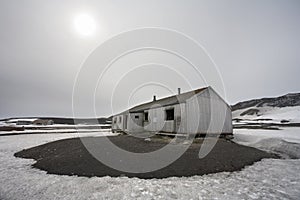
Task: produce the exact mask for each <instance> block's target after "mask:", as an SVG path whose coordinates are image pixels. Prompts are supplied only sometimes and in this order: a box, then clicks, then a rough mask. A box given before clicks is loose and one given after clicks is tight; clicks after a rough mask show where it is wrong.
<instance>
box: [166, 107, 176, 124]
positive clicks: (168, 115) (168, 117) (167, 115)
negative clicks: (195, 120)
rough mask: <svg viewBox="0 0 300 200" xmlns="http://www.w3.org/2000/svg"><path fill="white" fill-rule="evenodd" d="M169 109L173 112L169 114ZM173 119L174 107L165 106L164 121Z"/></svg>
mask: <svg viewBox="0 0 300 200" xmlns="http://www.w3.org/2000/svg"><path fill="white" fill-rule="evenodd" d="M170 111H172V112H173V113H172V114H171V116H170V113H169V112H170ZM174 120H175V109H174V108H167V109H165V121H174Z"/></svg>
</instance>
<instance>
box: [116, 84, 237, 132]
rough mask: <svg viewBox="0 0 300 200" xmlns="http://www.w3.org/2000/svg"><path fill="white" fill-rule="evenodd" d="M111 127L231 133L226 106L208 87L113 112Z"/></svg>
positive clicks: (117, 129) (229, 110)
mask: <svg viewBox="0 0 300 200" xmlns="http://www.w3.org/2000/svg"><path fill="white" fill-rule="evenodd" d="M112 131H113V132H116V131H122V132H129V133H142V132H156V133H157V132H162V133H181V134H232V115H231V108H230V106H229V105H228V104H227V103H226V102H225V101H224V100H223V99H222V98H221V97H220V96H219V95H218V94H217V93H216V92H215V91H214V90H213V89H212V88H211V87H205V88H200V89H197V90H193V91H189V92H185V93H182V94H181V93H180V89H178V94H177V95H174V96H170V97H166V98H163V99H159V100H156V97H155V96H154V98H153V101H151V102H148V103H145V104H141V105H138V106H135V107H133V108H131V109H129V110H127V111H125V112H122V113H119V114H117V115H114V116H113V118H112Z"/></svg>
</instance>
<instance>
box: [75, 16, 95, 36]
mask: <svg viewBox="0 0 300 200" xmlns="http://www.w3.org/2000/svg"><path fill="white" fill-rule="evenodd" d="M74 25H75V29H76V31H77V32H78V33H79V34H81V35H83V36H91V35H93V34H94V33H95V31H96V22H95V20H94V19H93V18H92V17H91V16H90V15H88V14H81V15H78V16H77V17H75V19H74Z"/></svg>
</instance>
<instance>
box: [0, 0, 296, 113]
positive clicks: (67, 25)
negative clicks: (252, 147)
mask: <svg viewBox="0 0 300 200" xmlns="http://www.w3.org/2000/svg"><path fill="white" fill-rule="evenodd" d="M82 14H86V15H88V16H89V17H90V18H92V19H93V21H94V22H93V23H94V25H95V30H93V34H91V35H88V36H85V35H83V34H82V33H80V31H78V30H76V27H75V25H74V20H75V19H76V17H78V16H80V15H82ZM141 27H162V28H167V29H172V30H176V31H179V32H182V33H184V34H186V35H188V36H190V37H192V38H194V39H195V40H196V41H197V42H198V43H200V44H201V45H202V46H203V47H205V49H206V51H207V52H208V53H209V54H210V56H211V58H212V59H213V60H214V62H215V63H216V64H217V66H218V68H219V71H220V74H221V77H222V79H223V81H224V88H225V92H226V93H225V94H226V96H224V98H226V100H227V101H228V102H229V103H230V104H234V103H236V102H238V101H241V100H247V99H252V98H258V97H269V96H278V95H283V94H286V93H289V92H299V91H300V79H299V74H300V39H299V36H300V1H298V0H294V1H290V0H282V1H279V0H277V1H276V0H263V1H262V0H251V1H243V0H236V1H233V0H231V1H230V0H228V1H221V0H220V1H214V0H210V1H199V0H195V1H175V0H170V1H161V0H159V1H146V0H145V1H143V0H136V1H129V0H128V1H126V0H125V1H124V0H120V1H114V0H109V1H98V0H97V1H96V0H95V1H76V0H70V1H65V0H49V1H39V0H34V1H33V0H26V1H17V0H1V1H0V29H1V31H0V69H1V71H0V92H1V96H0V118H4V117H13V116H72V90H73V85H74V82H75V78H76V74H77V73H78V71H79V69H80V66H81V65H82V63H83V62H84V61H85V60H86V58H87V57H88V56H89V55H90V53H91V52H92V51H93V50H94V49H95V48H97V47H98V46H99V45H100V44H101V43H103V42H105V41H106V40H107V39H108V38H110V37H112V36H113V35H116V34H118V33H121V32H124V31H128V30H131V29H136V28H141ZM154 55H156V54H154ZM143 56H144V57H145V56H147V55H145V54H144V55H143ZM151 56H153V54H151ZM159 56H161V55H157V57H159ZM127 59H130V58H127ZM132 60H134V58H132ZM125 61H126V59H125V60H124V61H123V62H125ZM173 61H174V60H173ZM179 62H180V61H178V63H179ZM127 63H128V62H127ZM171 63H172V62H171ZM119 65H120V64H119ZM174 65H175V64H174ZM118 67H119V68H121V67H122V66H121V65H120V66H118V65H117V64H116V66H115V68H116V69H117V68H118ZM152 68H153V70H158V71H159V70H163V67H159V66H152ZM147 69H148V68H147ZM135 73H137V74H136V75H135V76H134V74H132V76H130V77H131V78H128V77H127V79H128V80H127V83H128V81H129V82H130V80H133V79H135V77H138V76H139V75H141V74H143V73H145V71H142V72H140V74H138V73H139V72H138V71H137V72H135ZM147 73H148V72H147ZM160 73H163V72H160ZM149 74H151V73H150V72H149ZM166 74H168V76H166ZM164 76H165V78H166V79H167V80H169V82H173V83H174V80H176V79H174V76H176V75H172V73H167V72H166V73H165V74H164ZM141 77H142V76H141ZM106 79H107V81H110V82H109V83H111V84H116V83H114V82H115V80H114V77H113V76H111V77H108V78H106ZM109 79H110V80H109ZM87 81H88V80H87ZM175 83H176V84H171V85H170V86H169V87H171V88H169V91H168V92H167V90H164V89H162V88H160V89H157V90H160V91H155V87H152V88H151V87H150V86H149V88H148V89H145V90H141V91H139V92H136V96H137V98H136V100H135V101H132V102H131V103H130V105H131V104H132V105H133V104H135V103H138V102H142V101H148V100H150V99H151V98H152V95H153V94H152V93H156V94H157V95H158V98H159V97H160V96H163V95H168V94H171V93H172V91H175V90H176V89H177V87H179V86H178V85H180V87H181V86H182V83H179V82H176V81H175ZM177 83H178V84H177ZM100 84H101V83H100ZM138 84H142V83H141V82H139V83H138ZM122 86H123V93H120V94H118V95H121V96H118V98H119V99H121V100H122V94H124V95H125V96H126V95H127V94H131V93H132V92H133V91H131V89H128V91H126V87H124V86H127V85H126V80H124V83H123V84H122ZM139 86H140V85H135V87H136V88H137V87H139ZM202 86H205V83H204V82H203V80H199V82H193V84H192V88H199V87H202ZM132 87H133V86H131V88H132ZM147 87H148V86H147ZM182 87H183V88H184V86H182ZM145 88H146V86H145ZM143 91H144V92H143ZM149 91H153V92H152V93H151V94H149ZM83 95H84V94H83ZM99 95H100V96H101V95H105V94H104V93H103V94H102V93H101V92H100V94H98V96H99ZM222 95H223V94H222ZM127 96H128V95H127ZM128 101H129V100H128V99H124V102H126V103H128ZM118 102H120V101H117V104H118ZM100 104H101V103H100ZM124 105H125V104H123V106H117V108H118V109H119V110H121V108H125V107H124ZM81 106H82V108H81V109H83V110H84V109H85V105H84V104H83V105H81ZM108 106H110V105H109V104H107V103H103V104H101V105H97V109H98V111H97V115H99V116H107V115H110V114H111V113H110V112H111V111H110V109H108V108H107V107H108ZM118 109H117V110H115V111H116V112H117V111H119V110H118Z"/></svg>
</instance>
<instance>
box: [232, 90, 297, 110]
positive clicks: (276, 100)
mask: <svg viewBox="0 0 300 200" xmlns="http://www.w3.org/2000/svg"><path fill="white" fill-rule="evenodd" d="M266 106H267V107H279V108H282V107H291V106H292V107H293V106H300V93H290V94H286V95H283V96H280V97H273V98H262V99H253V100H248V101H243V102H239V103H237V104H235V105H232V106H231V107H232V110H233V111H235V110H241V109H245V108H250V107H266Z"/></svg>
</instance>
